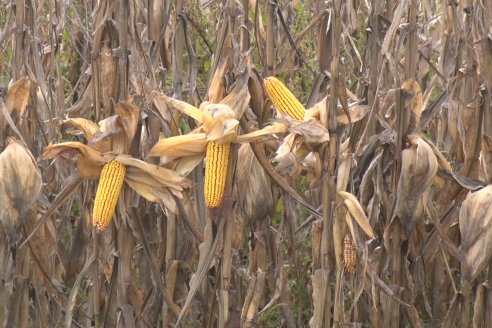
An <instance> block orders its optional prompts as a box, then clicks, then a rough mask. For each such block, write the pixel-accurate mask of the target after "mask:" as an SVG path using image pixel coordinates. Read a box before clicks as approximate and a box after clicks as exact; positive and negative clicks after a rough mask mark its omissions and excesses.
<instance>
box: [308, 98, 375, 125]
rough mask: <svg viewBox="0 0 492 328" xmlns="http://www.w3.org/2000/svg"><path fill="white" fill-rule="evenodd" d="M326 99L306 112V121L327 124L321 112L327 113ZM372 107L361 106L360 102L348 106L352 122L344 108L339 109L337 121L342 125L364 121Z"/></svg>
mask: <svg viewBox="0 0 492 328" xmlns="http://www.w3.org/2000/svg"><path fill="white" fill-rule="evenodd" d="M327 98H328V97H324V98H323V99H322V100H321V101H319V102H318V103H317V104H315V105H314V106H313V107H311V108H309V109H307V110H306V113H305V114H304V121H311V120H315V121H319V122H320V123H321V124H322V125H323V124H324V123H325V122H323V121H322V120H321V117H320V112H323V113H324V112H326V105H327V104H326V99H327ZM369 110H370V107H369V106H367V105H361V104H360V101H356V102H352V103H349V104H348V113H349V115H350V121H349V118H348V116H347V114H346V113H345V112H344V111H343V108H342V106H338V107H337V121H338V123H340V124H348V123H349V122H352V123H355V122H358V121H360V120H361V119H363V118H364V117H365V116H366V115H367V113H368V112H369Z"/></svg>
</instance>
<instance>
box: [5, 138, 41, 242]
mask: <svg viewBox="0 0 492 328" xmlns="http://www.w3.org/2000/svg"><path fill="white" fill-rule="evenodd" d="M41 182H42V179H41V173H40V172H39V169H38V166H37V165H36V161H35V159H34V157H33V156H32V154H31V152H30V151H29V150H28V149H27V148H25V147H24V146H22V145H21V144H20V143H19V142H18V141H15V140H13V139H10V140H9V141H8V145H7V147H6V148H5V149H4V151H3V152H2V153H1V154H0V221H1V223H2V226H3V228H4V230H5V233H6V234H7V236H8V237H9V238H11V237H12V234H13V233H15V232H16V231H17V230H18V229H19V227H20V225H21V224H22V221H23V220H24V219H25V218H26V216H27V214H28V213H29V211H31V209H32V207H33V204H34V203H35V202H36V200H37V198H38V194H39V192H40V191H41Z"/></svg>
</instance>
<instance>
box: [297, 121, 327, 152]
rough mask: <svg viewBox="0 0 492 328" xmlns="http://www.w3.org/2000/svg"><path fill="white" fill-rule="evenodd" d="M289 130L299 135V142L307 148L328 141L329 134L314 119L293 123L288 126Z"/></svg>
mask: <svg viewBox="0 0 492 328" xmlns="http://www.w3.org/2000/svg"><path fill="white" fill-rule="evenodd" d="M289 132H290V133H294V134H297V135H299V136H301V140H302V141H301V142H302V143H303V144H304V145H305V146H306V147H307V148H308V149H309V150H312V149H313V148H315V147H317V146H318V145H320V144H322V143H325V142H328V141H330V135H329V134H328V130H327V129H326V127H325V126H323V125H322V124H320V123H318V122H315V121H309V122H301V123H299V124H294V125H292V126H291V127H290V128H289Z"/></svg>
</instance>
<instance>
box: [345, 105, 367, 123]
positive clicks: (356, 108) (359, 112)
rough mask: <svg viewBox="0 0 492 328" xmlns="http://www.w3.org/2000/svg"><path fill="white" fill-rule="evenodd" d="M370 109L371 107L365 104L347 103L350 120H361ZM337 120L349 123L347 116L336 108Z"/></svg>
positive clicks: (353, 121)
mask: <svg viewBox="0 0 492 328" xmlns="http://www.w3.org/2000/svg"><path fill="white" fill-rule="evenodd" d="M338 109H340V108H338ZM370 109H371V108H370V107H369V106H367V105H360V104H352V105H349V111H348V113H349V115H350V122H352V123H355V122H358V121H360V120H362V119H363V118H364V117H365V116H366V115H367V113H369V110H370ZM337 121H338V123H340V124H349V123H350V122H349V117H348V116H347V115H346V114H345V113H340V111H339V110H337Z"/></svg>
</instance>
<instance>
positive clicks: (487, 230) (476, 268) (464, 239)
mask: <svg viewBox="0 0 492 328" xmlns="http://www.w3.org/2000/svg"><path fill="white" fill-rule="evenodd" d="M491 199H492V185H488V186H487V187H485V188H483V189H481V190H479V191H476V192H471V193H469V194H468V196H467V197H466V199H465V200H464V201H463V204H462V205H461V210H460V215H459V227H460V232H461V248H460V250H461V252H462V254H463V256H464V259H463V262H462V263H461V270H462V275H463V278H464V279H465V280H467V281H472V280H474V279H475V278H476V277H477V276H478V275H479V274H481V273H482V271H483V270H484V269H485V268H486V267H487V265H488V264H489V262H490V258H491V256H492V202H491V201H490V200H491Z"/></svg>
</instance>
